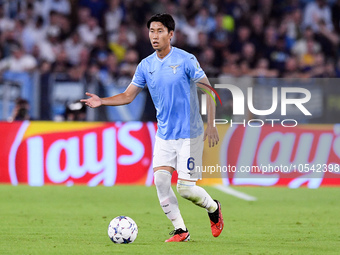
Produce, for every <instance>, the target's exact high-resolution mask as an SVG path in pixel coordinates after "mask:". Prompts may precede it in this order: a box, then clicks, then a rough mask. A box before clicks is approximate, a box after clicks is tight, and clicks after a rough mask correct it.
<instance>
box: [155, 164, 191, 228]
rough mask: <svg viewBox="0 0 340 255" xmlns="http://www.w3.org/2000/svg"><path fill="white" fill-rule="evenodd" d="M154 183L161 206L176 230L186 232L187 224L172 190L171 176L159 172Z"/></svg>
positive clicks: (162, 171) (166, 172)
mask: <svg viewBox="0 0 340 255" xmlns="http://www.w3.org/2000/svg"><path fill="white" fill-rule="evenodd" d="M154 182H155V186H156V189H157V195H158V199H159V202H160V205H161V207H162V209H163V211H164V213H165V215H166V216H167V217H168V219H169V220H171V222H172V224H173V225H174V227H175V229H179V228H181V229H183V230H185V229H186V227H185V224H184V221H183V218H182V216H181V213H180V210H179V208H178V201H177V198H176V195H175V193H174V191H173V190H172V188H171V174H170V173H169V172H168V171H166V170H157V171H156V172H155V173H154Z"/></svg>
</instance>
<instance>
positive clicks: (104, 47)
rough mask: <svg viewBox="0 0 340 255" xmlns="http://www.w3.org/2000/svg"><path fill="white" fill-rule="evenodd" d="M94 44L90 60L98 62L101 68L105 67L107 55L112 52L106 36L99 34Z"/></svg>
mask: <svg viewBox="0 0 340 255" xmlns="http://www.w3.org/2000/svg"><path fill="white" fill-rule="evenodd" d="M93 46H94V47H93V49H92V50H91V52H90V61H91V62H95V63H97V64H98V65H99V68H100V69H103V68H104V66H105V64H106V60H107V57H108V55H109V54H110V52H111V51H110V49H109V48H108V44H107V42H106V38H105V37H104V36H103V35H98V36H97V39H96V42H95V43H94V45H93Z"/></svg>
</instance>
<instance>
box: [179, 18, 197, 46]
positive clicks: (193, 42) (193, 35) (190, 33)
mask: <svg viewBox="0 0 340 255" xmlns="http://www.w3.org/2000/svg"><path fill="white" fill-rule="evenodd" d="M181 31H182V32H183V34H185V35H186V37H187V42H188V44H189V45H190V46H191V47H196V46H197V45H198V34H199V33H200V31H201V30H200V28H199V27H198V26H197V24H196V20H195V18H194V17H191V18H189V20H188V23H186V24H185V25H184V26H183V28H182V30H181Z"/></svg>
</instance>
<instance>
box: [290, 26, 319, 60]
mask: <svg viewBox="0 0 340 255" xmlns="http://www.w3.org/2000/svg"><path fill="white" fill-rule="evenodd" d="M307 44H310V47H312V51H313V52H315V53H317V52H320V50H321V46H320V44H319V43H317V42H316V41H315V40H314V32H313V30H312V28H311V27H307V28H306V29H305V31H304V33H303V37H302V38H301V39H299V40H298V41H296V43H295V44H294V45H293V48H292V53H293V54H294V55H296V56H297V57H298V58H301V57H302V56H303V55H305V54H306V53H307Z"/></svg>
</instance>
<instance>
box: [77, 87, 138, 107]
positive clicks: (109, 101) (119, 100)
mask: <svg viewBox="0 0 340 255" xmlns="http://www.w3.org/2000/svg"><path fill="white" fill-rule="evenodd" d="M141 91H142V88H139V87H137V86H135V85H133V84H130V85H129V87H127V89H126V90H125V91H124V92H123V93H120V94H117V95H115V96H112V97H104V98H100V97H98V96H97V95H95V94H91V93H89V92H86V93H85V94H86V95H87V96H89V97H90V98H87V99H81V100H80V102H82V103H85V104H86V105H87V106H89V107H91V108H96V107H99V106H101V105H109V106H117V105H124V104H129V103H131V102H132V101H133V100H134V99H135V97H136V96H137V95H138V93H139V92H141Z"/></svg>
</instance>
